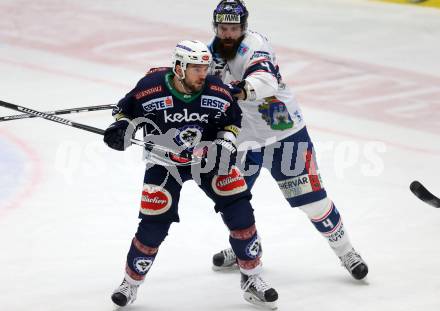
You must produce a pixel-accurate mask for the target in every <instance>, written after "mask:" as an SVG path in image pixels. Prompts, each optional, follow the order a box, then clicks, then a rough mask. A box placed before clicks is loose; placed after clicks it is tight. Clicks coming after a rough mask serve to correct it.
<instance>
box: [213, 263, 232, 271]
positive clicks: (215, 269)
mask: <svg viewBox="0 0 440 311" xmlns="http://www.w3.org/2000/svg"><path fill="white" fill-rule="evenodd" d="M212 270H213V271H215V272H228V271H235V270H238V265H237V264H235V263H234V264H233V265H231V266H226V267H223V266H220V267H219V266H214V265H212Z"/></svg>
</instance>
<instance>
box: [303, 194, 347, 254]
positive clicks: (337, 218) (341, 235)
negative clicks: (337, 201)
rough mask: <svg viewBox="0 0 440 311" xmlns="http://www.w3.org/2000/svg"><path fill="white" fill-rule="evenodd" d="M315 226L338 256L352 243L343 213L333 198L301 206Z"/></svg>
mask: <svg viewBox="0 0 440 311" xmlns="http://www.w3.org/2000/svg"><path fill="white" fill-rule="evenodd" d="M300 209H301V210H303V211H304V212H305V213H306V214H307V216H308V217H309V219H310V220H311V221H312V224H313V225H314V226H315V228H316V229H317V230H318V231H319V232H320V233H321V234H322V235H323V236H324V237H325V238H326V239H327V241H328V243H329V245H330V247H331V248H332V249H333V251H334V252H335V253H336V255H337V256H338V257H341V256H342V255H344V254H346V253H347V252H348V251H349V250H350V249H352V247H353V246H352V245H351V243H350V239H349V237H348V234H347V232H346V230H345V228H344V224H343V222H342V218H341V215H340V214H339V211H338V210H337V209H336V206H335V205H334V204H333V202H332V201H331V200H329V199H328V198H325V199H323V200H320V201H317V202H314V203H311V204H307V205H303V206H301V207H300Z"/></svg>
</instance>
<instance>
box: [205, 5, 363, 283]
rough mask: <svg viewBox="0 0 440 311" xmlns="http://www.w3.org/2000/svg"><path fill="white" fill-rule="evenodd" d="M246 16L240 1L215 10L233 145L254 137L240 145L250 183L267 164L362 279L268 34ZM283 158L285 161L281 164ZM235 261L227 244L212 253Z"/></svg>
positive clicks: (217, 61) (217, 57)
mask: <svg viewBox="0 0 440 311" xmlns="http://www.w3.org/2000/svg"><path fill="white" fill-rule="evenodd" d="M247 19H248V10H247V8H246V6H245V4H244V2H243V1H240V0H222V1H220V3H219V4H218V5H217V7H216V8H215V10H214V13H213V26H214V30H215V33H216V36H215V38H214V40H213V42H212V44H211V45H210V50H211V52H212V54H213V66H212V71H211V72H212V73H213V74H215V75H217V76H219V77H220V78H221V79H222V80H223V82H225V83H231V90H232V91H233V93H234V96H235V97H236V98H237V99H238V103H239V105H240V107H241V109H242V111H243V122H242V131H241V133H240V135H239V137H238V141H237V145H238V146H239V145H240V144H241V143H243V142H256V143H257V144H256V146H255V145H254V146H253V147H251V148H249V147H247V148H246V149H248V150H243V151H247V152H246V156H245V163H244V164H245V167H249V166H252V167H257V168H258V170H257V172H256V173H255V174H252V175H250V176H246V182H247V184H248V187H250V188H252V186H253V184H254V182H255V180H256V178H257V177H258V175H259V173H260V170H261V168H262V167H265V168H267V169H268V170H269V171H270V173H271V175H272V177H273V178H274V179H275V180H276V182H277V183H278V186H279V187H280V189H281V191H282V192H283V194H284V197H285V198H286V200H287V201H288V203H289V205H290V206H292V207H298V208H299V209H301V210H302V211H303V212H305V213H306V215H307V216H308V218H309V219H310V220H311V222H312V224H313V225H314V226H315V228H316V229H317V230H318V231H319V232H320V233H321V234H322V235H323V236H324V237H325V238H326V239H327V241H328V243H329V245H330V247H331V248H332V250H333V251H334V252H335V254H336V255H337V256H338V257H339V258H340V260H341V263H342V265H343V266H344V267H345V268H346V269H347V270H348V271H349V272H350V274H351V275H352V276H353V277H354V278H355V279H363V278H364V277H365V276H366V275H367V273H368V267H367V265H366V263H365V261H364V260H363V259H362V258H361V256H360V255H359V253H357V252H356V251H355V249H354V248H353V246H352V244H351V242H350V240H349V238H348V234H347V229H346V228H345V227H344V224H343V222H342V218H341V215H340V213H339V212H338V210H337V209H336V206H335V204H334V203H333V202H332V201H331V200H330V199H329V198H328V197H327V193H326V191H325V189H324V186H323V183H322V179H321V176H320V173H319V169H318V166H317V163H316V159H315V153H314V148H313V143H312V141H311V139H310V137H309V135H308V132H307V128H306V125H305V122H304V118H303V115H302V112H301V109H300V107H299V106H298V104H297V102H296V100H295V98H294V96H293V93H292V91H291V90H290V89H289V87H288V86H287V85H286V84H285V83H284V82H283V80H282V77H281V74H280V71H279V66H278V64H277V60H276V56H275V53H274V51H273V50H272V47H271V45H270V43H269V41H268V39H267V38H266V37H264V36H263V35H261V34H259V33H257V32H254V31H251V30H248V29H247ZM243 145H246V146H249V144H243ZM292 146H293V148H292ZM304 146H305V147H304ZM303 147H304V148H303ZM286 148H290V149H289V153H290V155H291V157H290V160H286V161H284V162H283V154H286V152H285V151H286V150H285V149H286ZM240 149H241V148H239V150H240ZM290 150H292V152H290ZM271 152H273V155H272V156H271V157H272V159H271V161H267V159H264V155H265V153H267V154H269V155H270V154H271ZM239 158H241V157H239ZM286 162H287V164H288V165H285V166H284V167H283V163H284V164H286ZM286 172H287V173H289V174H287V173H286ZM291 172H294V173H291ZM235 262H236V256H235V254H234V252H233V250H232V249H226V250H224V251H221V252H219V253H217V254H215V255H214V258H213V264H214V266H213V268H214V269H215V270H222V269H225V268H230V267H233V266H234V265H235Z"/></svg>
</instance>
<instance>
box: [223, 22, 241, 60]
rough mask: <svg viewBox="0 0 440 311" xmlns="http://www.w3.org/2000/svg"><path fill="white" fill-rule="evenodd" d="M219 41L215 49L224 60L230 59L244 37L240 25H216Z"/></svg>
mask: <svg viewBox="0 0 440 311" xmlns="http://www.w3.org/2000/svg"><path fill="white" fill-rule="evenodd" d="M217 37H218V38H219V41H218V43H217V46H216V51H217V52H218V53H219V54H220V56H221V57H222V58H223V59H225V60H231V59H233V58H234V57H235V55H236V54H237V51H238V48H239V47H240V43H241V41H242V40H243V38H244V35H243V31H242V26H241V25H239V24H232V25H227V24H219V25H218V26H217Z"/></svg>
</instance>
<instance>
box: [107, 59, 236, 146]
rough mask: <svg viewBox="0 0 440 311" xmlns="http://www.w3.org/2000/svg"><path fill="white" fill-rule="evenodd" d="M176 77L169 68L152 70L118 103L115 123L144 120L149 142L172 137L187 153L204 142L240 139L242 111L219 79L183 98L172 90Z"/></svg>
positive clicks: (206, 81) (209, 79)
mask: <svg viewBox="0 0 440 311" xmlns="http://www.w3.org/2000/svg"><path fill="white" fill-rule="evenodd" d="M173 75H174V74H173V72H172V70H171V68H168V67H161V68H153V69H151V70H150V71H149V72H148V73H147V74H146V75H145V77H143V78H142V79H141V80H140V81H139V82H138V83H137V85H136V87H135V88H134V89H133V90H131V91H130V92H129V93H128V94H127V95H126V96H125V97H124V98H122V99H121V100H120V101H119V103H118V104H117V106H116V108H115V109H114V111H113V115H114V116H115V118H116V120H120V119H122V118H128V119H130V120H135V119H137V120H141V121H142V120H144V122H143V126H144V133H145V134H146V135H147V140H148V135H164V134H165V133H172V137H171V139H173V143H175V144H177V145H178V146H182V148H181V149H180V150H186V151H188V152H192V151H193V149H194V147H195V146H196V145H197V144H198V143H200V142H201V141H213V140H214V139H216V138H219V137H224V136H225V134H226V133H231V134H232V135H233V136H235V137H236V136H237V135H238V133H239V131H240V127H241V118H242V115H241V110H240V108H239V106H238V104H237V103H236V101H235V100H234V99H233V97H232V96H231V94H230V93H229V90H228V87H227V86H226V85H224V84H223V82H221V80H220V79H219V78H217V77H215V76H211V75H208V76H207V77H206V80H205V85H204V87H203V89H202V90H201V91H199V92H198V93H195V94H182V93H180V92H178V91H177V90H176V89H175V88H174V87H173V84H172V79H173ZM138 118H143V119H138ZM231 134H226V135H227V136H228V137H231Z"/></svg>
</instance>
